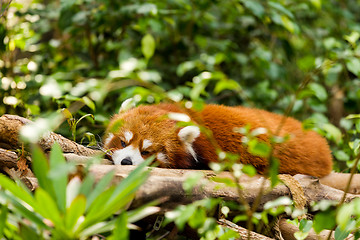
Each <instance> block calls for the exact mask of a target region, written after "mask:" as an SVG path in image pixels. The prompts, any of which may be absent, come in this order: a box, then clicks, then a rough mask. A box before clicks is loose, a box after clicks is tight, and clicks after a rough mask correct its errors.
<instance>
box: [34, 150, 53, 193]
mask: <svg viewBox="0 0 360 240" xmlns="http://www.w3.org/2000/svg"><path fill="white" fill-rule="evenodd" d="M32 166H33V171H34V174H35V176H36V178H37V179H38V182H39V186H40V187H41V188H43V189H44V190H45V191H47V192H48V193H49V194H50V195H51V196H52V198H53V199H55V198H56V194H55V191H54V188H53V186H54V185H53V182H52V181H51V180H50V179H49V178H48V176H47V174H48V172H49V164H48V161H47V159H46V157H45V155H44V153H43V152H42V150H41V149H40V147H38V146H34V148H33V153H32Z"/></svg>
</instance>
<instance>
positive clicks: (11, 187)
mask: <svg viewBox="0 0 360 240" xmlns="http://www.w3.org/2000/svg"><path fill="white" fill-rule="evenodd" d="M0 186H1V187H2V188H3V189H5V190H8V191H9V192H10V193H11V194H12V195H13V196H14V197H16V198H18V199H19V200H21V201H24V202H25V203H27V204H29V205H30V206H31V207H34V205H35V201H34V198H33V196H32V195H31V193H30V192H28V191H26V190H24V189H22V188H21V187H20V186H18V185H16V183H14V182H13V181H12V180H10V179H9V178H8V177H6V176H4V175H3V174H0Z"/></svg>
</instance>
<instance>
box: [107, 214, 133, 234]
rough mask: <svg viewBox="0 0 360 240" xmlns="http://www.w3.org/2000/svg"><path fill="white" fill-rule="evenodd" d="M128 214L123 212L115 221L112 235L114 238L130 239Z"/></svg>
mask: <svg viewBox="0 0 360 240" xmlns="http://www.w3.org/2000/svg"><path fill="white" fill-rule="evenodd" d="M127 222H128V219H127V215H126V213H125V212H122V213H121V214H120V215H119V216H118V217H117V218H116V221H115V228H114V231H113V234H112V235H111V237H112V239H114V240H115V239H116V240H117V239H119V240H127V239H129V229H128V228H127Z"/></svg>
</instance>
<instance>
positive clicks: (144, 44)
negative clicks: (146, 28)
mask: <svg viewBox="0 0 360 240" xmlns="http://www.w3.org/2000/svg"><path fill="white" fill-rule="evenodd" d="M141 51H142V53H143V55H144V57H145V58H146V59H150V58H151V57H152V56H153V55H154V52H155V40H154V38H153V36H152V35H151V34H146V35H145V36H144V37H143V38H142V40H141Z"/></svg>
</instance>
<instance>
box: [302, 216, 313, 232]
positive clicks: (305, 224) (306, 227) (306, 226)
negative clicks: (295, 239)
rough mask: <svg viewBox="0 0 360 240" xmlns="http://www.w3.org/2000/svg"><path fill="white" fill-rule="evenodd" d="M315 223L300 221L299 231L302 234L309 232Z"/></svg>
mask: <svg viewBox="0 0 360 240" xmlns="http://www.w3.org/2000/svg"><path fill="white" fill-rule="evenodd" d="M312 225H313V222H312V221H311V220H307V219H301V221H300V225H299V229H300V230H301V231H302V232H305V233H307V232H309V231H310V230H311V228H312Z"/></svg>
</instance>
